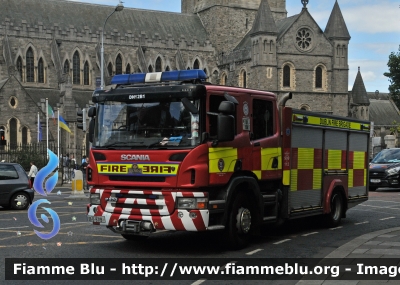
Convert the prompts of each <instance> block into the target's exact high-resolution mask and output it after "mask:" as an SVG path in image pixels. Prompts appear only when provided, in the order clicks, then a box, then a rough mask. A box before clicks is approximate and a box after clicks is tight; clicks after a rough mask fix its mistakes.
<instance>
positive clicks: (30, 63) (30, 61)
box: [26, 48, 35, 82]
mask: <svg viewBox="0 0 400 285" xmlns="http://www.w3.org/2000/svg"><path fill="white" fill-rule="evenodd" d="M26 82H35V66H34V58H33V51H32V48H29V49H28V51H27V52H26Z"/></svg>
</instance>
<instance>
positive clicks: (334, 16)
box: [325, 0, 351, 40]
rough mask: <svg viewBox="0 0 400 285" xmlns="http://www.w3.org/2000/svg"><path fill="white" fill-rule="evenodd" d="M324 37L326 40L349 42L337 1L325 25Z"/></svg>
mask: <svg viewBox="0 0 400 285" xmlns="http://www.w3.org/2000/svg"><path fill="white" fill-rule="evenodd" d="M325 35H326V36H327V38H328V39H343V40H350V38H351V37H350V33H349V30H348V29H347V26H346V23H345V21H344V18H343V15H342V11H341V10H340V7H339V4H338V2H337V0H336V2H335V5H334V6H333V10H332V13H331V16H330V17H329V20H328V23H327V24H326V28H325Z"/></svg>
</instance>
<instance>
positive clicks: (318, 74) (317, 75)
mask: <svg viewBox="0 0 400 285" xmlns="http://www.w3.org/2000/svg"><path fill="white" fill-rule="evenodd" d="M315 88H322V68H321V66H318V67H317V68H316V69H315Z"/></svg>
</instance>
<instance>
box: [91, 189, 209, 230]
mask: <svg viewBox="0 0 400 285" xmlns="http://www.w3.org/2000/svg"><path fill="white" fill-rule="evenodd" d="M95 193H99V194H100V201H101V202H100V203H101V205H91V206H90V208H89V212H88V215H90V216H104V217H105V219H106V222H105V223H104V224H101V225H105V226H117V225H118V221H120V220H133V221H150V222H151V223H152V224H153V226H154V228H155V229H156V230H173V231H205V230H207V227H208V221H209V211H208V210H207V209H205V210H185V209H175V201H176V198H177V197H199V198H201V197H207V193H205V192H169V191H151V190H143V191H137V190H105V189H96V190H95ZM116 194H122V195H124V196H133V197H135V198H118V202H117V203H116V202H112V201H111V202H110V201H106V198H112V197H116ZM149 195H154V196H156V197H157V198H155V199H153V198H154V197H153V198H152V199H149ZM117 204H118V206H116V205H117ZM130 205H136V208H134V209H132V208H131V207H130ZM146 206H150V207H149V209H146ZM139 208H140V209H139ZM155 208H158V209H155ZM179 213H181V214H180V215H181V217H179ZM93 224H98V225H100V223H93Z"/></svg>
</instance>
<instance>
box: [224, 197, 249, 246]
mask: <svg viewBox="0 0 400 285" xmlns="http://www.w3.org/2000/svg"><path fill="white" fill-rule="evenodd" d="M251 210H252V208H251V204H250V202H249V199H248V198H247V196H246V195H245V193H243V192H239V193H238V194H237V195H236V197H235V198H234V201H233V204H232V209H231V211H230V213H229V218H228V224H227V227H226V229H225V239H226V241H227V242H228V245H229V247H230V248H232V249H241V248H244V247H245V246H246V245H247V244H248V243H249V241H250V232H251V231H252V227H251V225H252V224H253V227H254V223H253V219H254V217H252V211H251ZM240 221H242V222H241V223H240Z"/></svg>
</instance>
